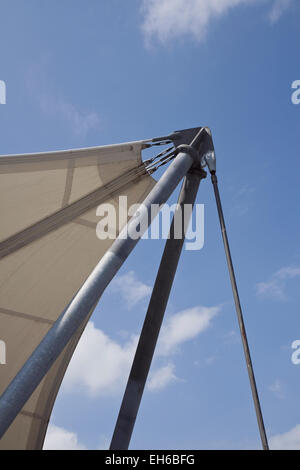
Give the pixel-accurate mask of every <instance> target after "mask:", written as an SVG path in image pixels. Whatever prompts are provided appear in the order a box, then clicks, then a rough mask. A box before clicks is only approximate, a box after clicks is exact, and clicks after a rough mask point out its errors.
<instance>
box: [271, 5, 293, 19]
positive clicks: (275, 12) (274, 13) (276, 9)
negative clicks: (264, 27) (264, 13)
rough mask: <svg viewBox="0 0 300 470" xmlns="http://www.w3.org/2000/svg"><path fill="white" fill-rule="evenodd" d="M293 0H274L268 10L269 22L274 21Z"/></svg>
mask: <svg viewBox="0 0 300 470" xmlns="http://www.w3.org/2000/svg"><path fill="white" fill-rule="evenodd" d="M292 1H293V0H275V1H274V3H273V5H272V8H271V10H270V12H269V20H270V22H271V23H272V24H273V23H276V22H277V21H278V20H279V18H280V17H281V16H282V15H283V14H284V12H285V11H286V10H287V9H288V8H289V7H290V6H291V4H292Z"/></svg>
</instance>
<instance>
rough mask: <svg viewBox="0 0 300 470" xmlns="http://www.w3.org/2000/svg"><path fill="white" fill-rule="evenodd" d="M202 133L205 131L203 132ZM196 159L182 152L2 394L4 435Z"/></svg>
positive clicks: (0, 411)
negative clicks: (135, 234)
mask: <svg viewBox="0 0 300 470" xmlns="http://www.w3.org/2000/svg"><path fill="white" fill-rule="evenodd" d="M200 132H201V131H200ZM193 162H194V159H193V157H192V156H191V155H190V154H189V153H183V152H181V153H179V154H178V155H177V157H176V158H175V160H174V161H173V162H172V164H171V165H170V166H169V167H168V168H167V170H166V171H165V173H164V175H163V176H162V177H161V179H160V180H159V181H158V182H157V184H156V185H155V187H154V188H153V189H152V191H151V192H150V193H149V194H148V196H147V197H146V199H145V201H144V203H143V208H144V210H142V211H141V212H139V213H138V214H137V215H136V216H134V217H132V219H131V220H130V221H129V223H128V224H127V226H126V227H125V228H124V229H123V230H122V232H121V233H120V235H119V237H118V238H117V239H116V240H115V242H114V243H113V245H112V246H111V248H110V250H109V251H108V252H106V254H105V255H104V256H103V258H102V259H101V260H100V262H99V263H98V265H97V266H96V267H95V269H94V270H93V272H92V273H91V274H90V276H89V277H88V278H87V280H86V282H85V283H84V285H83V286H82V287H81V289H80V290H79V291H78V293H77V294H76V296H75V297H74V299H73V300H72V301H71V302H70V304H69V306H68V307H67V308H66V309H65V310H64V312H63V313H62V314H61V315H60V317H59V318H58V320H57V321H56V322H55V323H54V325H53V326H52V327H51V329H50V330H49V332H48V333H47V335H46V336H45V337H44V339H43V340H42V341H41V343H40V344H39V346H38V347H37V348H36V349H35V351H34V352H33V353H32V355H31V356H30V357H29V359H28V360H27V361H26V363H25V364H24V366H23V367H22V368H21V370H20V371H19V372H18V374H17V375H16V377H15V378H14V379H13V380H12V382H11V383H10V384H9V386H8V387H7V389H6V390H5V392H4V393H3V394H2V396H1V397H0V438H1V437H2V436H3V434H4V433H5V431H6V430H7V428H8V427H9V426H10V424H11V423H12V421H13V420H14V419H15V417H16V416H17V414H18V413H19V412H20V411H21V409H22V408H23V406H24V405H25V403H26V402H27V400H28V399H29V397H30V396H31V394H32V393H33V391H34V390H35V389H36V387H37V386H38V385H39V383H40V382H41V380H42V379H43V377H44V376H45V374H46V373H47V372H48V370H49V369H50V367H51V366H52V364H53V363H54V362H55V360H56V359H57V357H58V356H59V354H60V353H61V352H62V350H63V349H64V347H65V346H66V345H67V343H68V341H69V340H70V339H71V337H72V336H73V334H74V333H75V332H76V330H77V329H78V328H79V326H80V325H81V324H82V322H83V321H84V320H85V319H86V317H87V315H88V314H89V312H90V310H91V308H92V307H93V306H94V305H95V303H96V302H97V301H98V300H99V298H100V297H101V295H102V293H103V291H104V289H105V288H106V287H107V285H108V284H109V282H110V281H111V280H112V278H113V277H114V275H115V274H116V273H117V271H118V270H119V268H120V267H121V266H122V264H123V263H124V261H125V260H126V258H127V257H128V255H129V254H130V252H131V251H132V250H133V248H134V247H135V245H136V244H137V242H138V241H139V239H140V238H141V236H142V233H141V234H140V236H139V237H138V238H137V239H134V238H132V237H130V236H129V237H128V236H127V228H128V232H129V233H131V231H133V232H134V231H135V229H138V227H139V226H143V227H144V229H145V230H146V229H147V227H148V225H149V223H150V216H149V214H150V213H151V206H152V204H159V205H161V204H164V203H165V202H166V201H167V199H168V198H169V196H170V195H171V193H172V192H173V191H174V189H175V188H176V186H177V185H178V183H179V181H180V180H181V179H182V178H183V177H184V176H185V175H186V173H187V171H188V170H189V168H190V167H191V165H192V164H193Z"/></svg>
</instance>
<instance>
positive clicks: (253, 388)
mask: <svg viewBox="0 0 300 470" xmlns="http://www.w3.org/2000/svg"><path fill="white" fill-rule="evenodd" d="M211 181H212V184H213V188H214V192H215V198H216V203H217V209H218V214H219V220H220V226H221V231H222V238H223V243H224V248H225V254H226V260H227V265H228V270H229V275H230V281H231V287H232V292H233V297H234V302H235V308H236V313H237V318H238V323H239V328H240V332H241V338H242V343H243V348H244V354H245V359H246V364H247V371H248V375H249V380H250V386H251V391H252V397H253V401H254V407H255V412H256V417H257V423H258V428H259V433H260V438H261V442H262V446H263V449H264V450H269V445H268V440H267V435H266V430H265V425H264V420H263V415H262V411H261V406H260V402H259V396H258V391H257V386H256V381H255V376H254V370H253V365H252V361H251V355H250V349H249V345H248V340H247V334H246V329H245V324H244V319H243V313H242V307H241V303H240V298H239V293H238V288H237V284H236V279H235V274H234V269H233V264H232V258H231V253H230V248H229V242H228V237H227V232H226V226H225V220H224V215H223V209H222V204H221V198H220V193H219V188H218V180H217V176H216V174H215V172H214V171H211Z"/></svg>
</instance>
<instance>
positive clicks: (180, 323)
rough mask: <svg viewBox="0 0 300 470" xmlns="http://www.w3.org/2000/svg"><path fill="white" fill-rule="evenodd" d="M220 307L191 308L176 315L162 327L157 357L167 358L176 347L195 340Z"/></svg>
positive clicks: (208, 324)
mask: <svg viewBox="0 0 300 470" xmlns="http://www.w3.org/2000/svg"><path fill="white" fill-rule="evenodd" d="M219 310H220V307H202V306H198V307H193V308H190V309H187V310H183V311H181V312H178V313H176V314H175V315H173V316H172V317H170V318H169V319H168V320H167V322H166V324H165V326H163V327H162V330H161V335H160V337H159V340H158V348H157V349H158V351H157V354H158V355H162V356H167V355H170V354H171V353H174V352H176V350H177V348H178V346H179V345H180V344H182V343H184V342H186V341H188V340H190V339H193V338H196V336H198V335H199V334H200V333H202V332H203V331H205V330H206V329H207V328H208V327H209V326H210V324H211V320H212V319H213V317H214V316H215V315H216V314H217V313H218V312H219Z"/></svg>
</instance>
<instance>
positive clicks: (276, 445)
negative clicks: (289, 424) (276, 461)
mask: <svg viewBox="0 0 300 470" xmlns="http://www.w3.org/2000/svg"><path fill="white" fill-rule="evenodd" d="M269 445H270V449H272V450H300V424H297V425H296V426H295V427H294V428H292V429H291V430H290V431H287V432H285V433H283V434H276V435H275V436H272V437H271V438H270V439H269Z"/></svg>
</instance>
